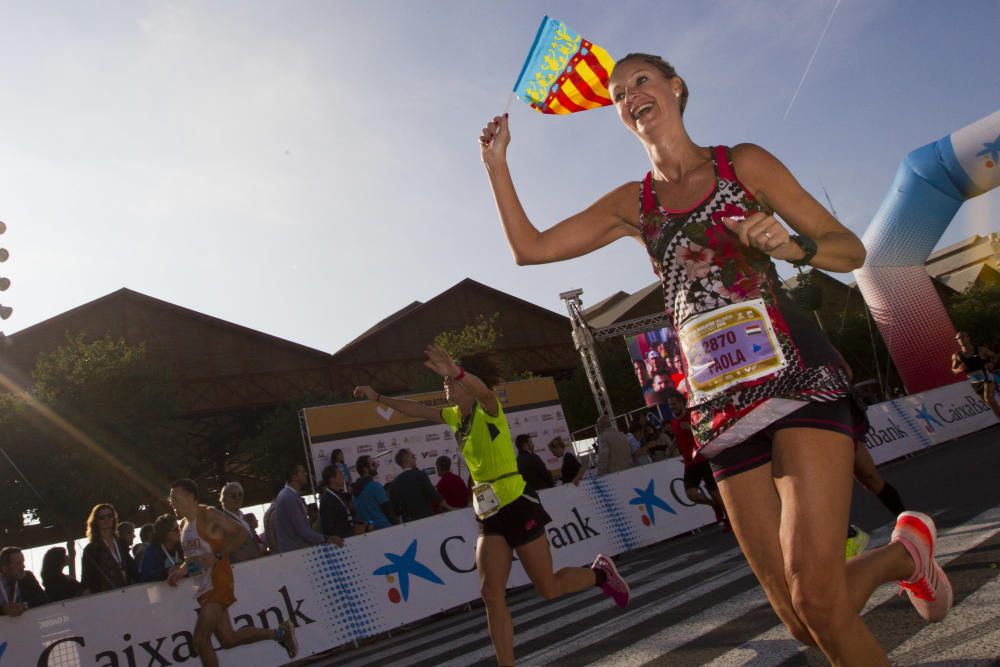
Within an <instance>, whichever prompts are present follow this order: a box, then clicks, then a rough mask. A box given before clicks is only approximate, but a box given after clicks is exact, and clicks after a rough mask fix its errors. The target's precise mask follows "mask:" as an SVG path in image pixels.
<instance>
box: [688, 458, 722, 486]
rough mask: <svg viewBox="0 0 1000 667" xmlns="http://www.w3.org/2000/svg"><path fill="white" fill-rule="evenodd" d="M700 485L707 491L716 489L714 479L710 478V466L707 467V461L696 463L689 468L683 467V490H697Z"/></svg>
mask: <svg viewBox="0 0 1000 667" xmlns="http://www.w3.org/2000/svg"><path fill="white" fill-rule="evenodd" d="M702 484H704V485H705V488H706V489H708V490H709V491H713V490H715V489H716V488H718V487H717V485H716V483H715V478H714V477H713V476H712V466H711V465H709V463H708V461H697V462H695V463H692V464H691V465H689V466H685V467H684V488H685V489H697V488H699V487H700V486H701V485H702Z"/></svg>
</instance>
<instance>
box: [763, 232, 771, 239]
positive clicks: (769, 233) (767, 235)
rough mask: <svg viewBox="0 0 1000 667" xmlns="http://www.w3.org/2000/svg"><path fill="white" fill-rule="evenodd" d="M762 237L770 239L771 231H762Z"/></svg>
mask: <svg viewBox="0 0 1000 667" xmlns="http://www.w3.org/2000/svg"><path fill="white" fill-rule="evenodd" d="M764 238H765V239H767V240H768V241H770V240H771V232H764Z"/></svg>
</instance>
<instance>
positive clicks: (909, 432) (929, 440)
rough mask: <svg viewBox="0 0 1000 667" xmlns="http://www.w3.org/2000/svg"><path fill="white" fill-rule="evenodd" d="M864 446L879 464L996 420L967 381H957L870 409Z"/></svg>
mask: <svg viewBox="0 0 1000 667" xmlns="http://www.w3.org/2000/svg"><path fill="white" fill-rule="evenodd" d="M868 421H869V422H870V423H871V430H869V431H868V433H867V435H865V445H866V446H867V447H868V451H869V452H870V453H871V455H872V459H873V460H874V461H875V463H876V464H879V463H884V462H886V461H891V460H893V459H896V458H899V457H901V456H905V455H907V454H911V453H913V452H915V451H917V450H920V449H924V448H926V447H931V446H933V445H939V444H941V443H942V442H947V441H949V440H953V439H955V438H959V437H961V436H963V435H967V434H969V433H973V432H975V431H979V430H981V429H984V428H987V427H989V426H993V425H994V424H996V423H997V418H996V415H994V414H993V410H992V409H990V406H989V405H987V404H986V402H985V401H984V400H983V399H982V397H981V396H979V395H978V394H976V392H975V391H973V389H972V385H970V384H969V383H968V382H958V383H955V384H951V385H948V386H946V387H938V388H937V389H931V390H929V391H925V392H921V393H919V394H912V395H910V396H904V397H902V398H897V399H895V400H893V401H886V402H885V403H876V404H875V405H872V406H871V407H869V408H868Z"/></svg>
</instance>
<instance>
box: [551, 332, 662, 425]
mask: <svg viewBox="0 0 1000 667" xmlns="http://www.w3.org/2000/svg"><path fill="white" fill-rule="evenodd" d="M597 362H598V364H599V365H600V367H601V375H602V376H603V377H604V385H605V386H606V387H607V389H608V398H610V400H611V407H612V409H614V411H615V414H618V415H620V414H623V413H626V412H630V411H632V410H636V409H638V408H641V407H642V406H643V405H645V403H644V402H643V399H642V389H641V387H639V383H638V382H636V379H635V372H634V371H633V370H632V359H631V357H629V353H628V347H627V346H625V345H624V344H622V342H621V341H620V340H610V341H603V342H600V343H598V344H597ZM556 388H557V390H558V391H559V398H560V400H561V402H562V406H563V412H564V414H565V416H566V424H567V425H568V427H569V429H570V431H571V432H572V431H578V430H580V429H583V428H586V427H588V426H593V425H594V424H595V423H596V422H597V417H598V414H597V406H596V404H595V403H594V394H593V392H592V391H591V389H590V382H589V381H588V380H587V373H586V371H585V370H584V369H583V366H577V367H576V368H575V369H574V370H573V374H572V375H570V376H569V377H568V378H566V379H564V380H561V381H559V382H558V383H556Z"/></svg>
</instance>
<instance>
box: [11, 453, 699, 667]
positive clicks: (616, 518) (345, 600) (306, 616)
mask: <svg viewBox="0 0 1000 667" xmlns="http://www.w3.org/2000/svg"><path fill="white" fill-rule="evenodd" d="M682 477H683V467H682V465H681V463H680V462H679V461H678V460H671V461H663V462H660V463H655V464H651V465H647V466H643V467H640V468H633V469H631V470H627V471H624V472H621V473H616V474H613V475H608V476H605V477H601V478H597V479H590V480H585V481H584V482H583V483H581V484H580V486H574V485H564V486H559V487H556V488H554V489H547V490H545V491H542V493H541V494H540V496H541V500H542V503H543V505H544V506H545V509H546V510H547V511H548V513H549V514H550V515H551V516H552V522H551V523H550V524H549V525H548V526H547V533H548V534H547V536H548V540H549V544H550V545H551V547H552V556H553V562H554V566H555V567H556V568H559V567H562V566H565V565H589V564H590V563H591V562H592V561H593V559H594V556H595V555H596V554H598V553H606V554H612V555H613V554H618V553H622V552H624V551H627V550H630V549H636V548H639V547H642V546H644V545H647V544H652V543H654V542H658V541H660V540H663V539H666V538H668V537H672V536H674V535H678V534H680V533H684V532H687V531H689V530H692V529H694V528H696V527H698V526H702V525H705V524H707V523H710V522H712V521H713V520H714V516H713V514H712V512H711V510H709V509H707V508H705V507H703V506H697V507H691V506H690V502H689V501H688V500H687V498H686V497H685V496H684V491H683V482H682ZM476 536H477V531H476V523H475V518H474V516H473V514H472V511H471V510H468V509H466V510H459V511H456V512H450V513H447V514H440V515H437V516H434V517H430V518H428V519H423V520H421V521H415V522H413V523H407V524H403V525H401V526H396V527H393V528H388V529H385V530H379V531H375V532H373V533H368V534H366V535H360V536H357V537H352V538H349V539H348V540H347V541H346V546H344V547H343V548H337V547H333V546H328V545H324V546H319V547H313V548H310V549H303V550H301V551H296V552H292V553H288V554H282V555H277V556H267V557H264V558H261V559H258V560H255V561H250V562H247V563H240V564H238V565H236V566H235V567H234V568H233V569H234V573H235V577H236V596H237V598H238V601H237V602H236V604H234V605H233V606H232V607H231V608H230V614H231V617H232V619H233V625H234V627H236V628H242V627H245V626H250V625H252V626H256V627H269V628H273V627H275V626H276V625H277V624H278V623H280V622H281V621H282V620H284V619H291V620H292V621H293V622H294V623H295V625H296V627H297V636H298V638H299V645H300V657H302V656H308V655H310V654H314V653H319V652H322V651H326V650H328V649H330V648H333V647H335V646H338V645H341V644H344V643H347V642H350V641H351V640H353V639H360V638H363V637H369V636H372V635H376V634H378V633H381V632H385V631H387V630H392V629H393V628H396V627H399V626H400V625H403V624H405V623H410V622H413V621H416V620H418V619H421V618H424V617H427V616H430V615H432V614H434V613H437V612H439V611H442V610H445V609H450V608H452V607H457V606H459V605H462V604H465V603H466V602H469V601H471V600H474V599H476V598H478V597H479V578H478V575H477V574H476V571H475V545H476ZM527 583H529V582H528V577H527V575H526V574H525V573H524V570H523V569H522V568H521V567H520V565H519V564H518V563H517V562H515V563H514V568H513V570H512V572H511V577H510V585H511V586H519V585H523V584H527ZM596 604H606V605H608V608H609V611H610V610H611V608H612V603H611V602H610V601H609V600H605V599H602V600H601V601H600V602H597V603H596ZM196 606H197V605H196V603H195V600H194V598H193V594H192V591H191V587H190V585H189V584H187V583H186V582H184V583H182V584H181V586H179V587H178V588H171V587H170V586H168V585H167V584H166V583H162V584H142V585H138V586H132V587H129V588H126V589H123V590H120V591H110V592H106V593H101V594H98V595H94V596H90V597H86V598H78V599H76V600H72V601H68V602H65V603H60V604H52V605H47V606H44V607H39V608H37V609H29V610H28V611H27V612H25V613H24V614H23V615H22V616H20V617H19V618H6V617H0V647H2V649H0V651H2V652H0V667H15V666H16V667H27V666H35V665H38V666H40V667H42V666H48V667H57V666H58V667H73V666H79V667H136V666H138V665H156V666H158V667H165V666H167V665H183V664H189V665H197V664H199V663H198V658H197V657H196V656H195V654H194V649H193V645H192V640H191V632H192V629H193V628H194V623H195V608H196ZM484 623H485V621H484ZM219 657H220V660H221V664H222V665H233V666H236V665H240V666H246V665H262V666H263V665H266V666H271V665H280V664H284V663H285V662H287V654H286V653H285V652H284V649H282V648H281V647H279V646H278V645H277V644H275V643H274V642H262V643H259V644H252V645H248V646H241V647H238V648H235V649H230V650H226V651H221V652H220V653H219Z"/></svg>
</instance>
